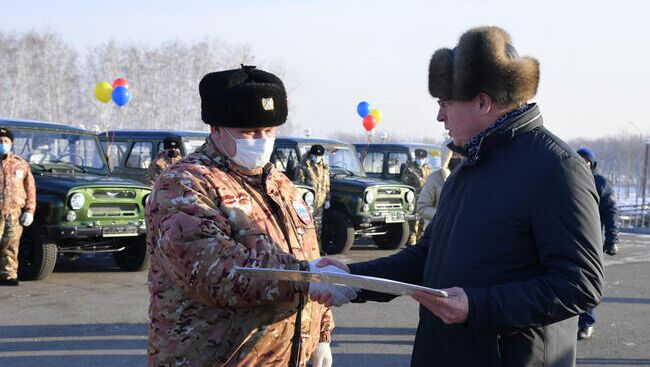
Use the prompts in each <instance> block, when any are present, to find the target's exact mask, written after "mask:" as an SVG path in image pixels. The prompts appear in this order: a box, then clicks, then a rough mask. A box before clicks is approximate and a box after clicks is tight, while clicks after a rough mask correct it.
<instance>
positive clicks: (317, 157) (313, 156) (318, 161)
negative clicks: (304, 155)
mask: <svg viewBox="0 0 650 367" xmlns="http://www.w3.org/2000/svg"><path fill="white" fill-rule="evenodd" d="M311 161H312V162H314V163H320V161H321V157H319V156H317V155H312V156H311Z"/></svg>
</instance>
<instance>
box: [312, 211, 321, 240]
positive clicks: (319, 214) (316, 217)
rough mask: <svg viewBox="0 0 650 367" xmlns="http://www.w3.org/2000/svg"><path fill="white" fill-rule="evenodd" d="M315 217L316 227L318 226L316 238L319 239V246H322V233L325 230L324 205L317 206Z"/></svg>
mask: <svg viewBox="0 0 650 367" xmlns="http://www.w3.org/2000/svg"><path fill="white" fill-rule="evenodd" d="M312 215H313V217H314V227H315V228H316V238H317V239H318V248H319V249H320V248H321V233H322V231H323V206H322V205H321V206H317V207H315V208H314V212H313V213H312Z"/></svg>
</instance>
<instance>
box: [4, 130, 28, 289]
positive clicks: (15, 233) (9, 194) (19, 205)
mask: <svg viewBox="0 0 650 367" xmlns="http://www.w3.org/2000/svg"><path fill="white" fill-rule="evenodd" d="M13 140H14V136H13V134H12V133H11V131H9V130H8V129H6V128H4V127H0V164H2V169H0V182H2V190H1V191H0V207H1V208H2V216H0V285H18V284H19V282H18V248H19V247H20V236H21V235H22V233H23V227H29V225H30V224H32V222H33V221H34V211H35V210H36V185H35V184H34V176H32V171H31V170H30V169H29V163H27V161H25V160H24V159H22V158H20V157H19V156H17V155H15V154H13V153H12V152H11V147H12V144H13Z"/></svg>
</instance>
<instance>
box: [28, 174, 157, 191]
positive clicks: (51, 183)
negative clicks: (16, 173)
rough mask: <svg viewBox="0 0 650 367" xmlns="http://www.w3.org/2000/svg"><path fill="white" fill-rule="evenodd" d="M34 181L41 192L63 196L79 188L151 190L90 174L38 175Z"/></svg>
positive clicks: (142, 186)
mask: <svg viewBox="0 0 650 367" xmlns="http://www.w3.org/2000/svg"><path fill="white" fill-rule="evenodd" d="M34 181H36V189H37V190H38V191H39V192H55V193H63V194H65V193H67V192H68V191H70V190H71V189H73V188H75V187H79V186H84V187H89V186H93V187H102V186H109V187H132V188H141V189H149V187H148V186H145V185H143V184H142V183H140V182H137V181H133V180H129V179H125V178H119V177H112V176H108V177H106V176H99V175H93V174H88V173H82V174H75V175H74V176H70V175H56V174H43V175H41V174H38V173H36V174H34Z"/></svg>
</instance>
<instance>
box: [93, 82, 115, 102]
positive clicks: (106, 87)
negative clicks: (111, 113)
mask: <svg viewBox="0 0 650 367" xmlns="http://www.w3.org/2000/svg"><path fill="white" fill-rule="evenodd" d="M112 94H113V86H112V85H111V83H109V82H99V83H97V84H95V98H97V100H99V101H100V102H102V103H108V101H110V100H111V96H112Z"/></svg>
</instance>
